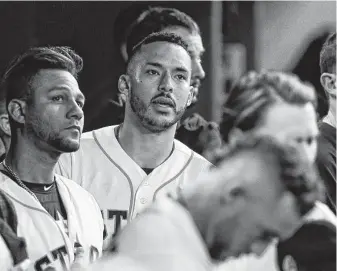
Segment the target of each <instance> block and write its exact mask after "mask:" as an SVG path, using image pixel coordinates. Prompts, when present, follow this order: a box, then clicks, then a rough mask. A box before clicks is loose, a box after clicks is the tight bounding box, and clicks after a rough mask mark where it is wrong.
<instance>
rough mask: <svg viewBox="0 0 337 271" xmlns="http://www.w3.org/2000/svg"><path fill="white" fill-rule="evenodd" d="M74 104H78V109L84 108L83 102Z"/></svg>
mask: <svg viewBox="0 0 337 271" xmlns="http://www.w3.org/2000/svg"><path fill="white" fill-rule="evenodd" d="M76 103H77V104H78V106H79V107H81V108H83V106H84V103H83V102H81V101H77V102H76Z"/></svg>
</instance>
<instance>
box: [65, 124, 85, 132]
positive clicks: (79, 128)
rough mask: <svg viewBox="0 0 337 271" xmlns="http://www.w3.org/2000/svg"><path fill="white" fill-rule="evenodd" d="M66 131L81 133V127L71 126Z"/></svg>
mask: <svg viewBox="0 0 337 271" xmlns="http://www.w3.org/2000/svg"><path fill="white" fill-rule="evenodd" d="M66 130H78V131H79V132H81V127H80V126H78V125H72V126H69V127H67V128H66Z"/></svg>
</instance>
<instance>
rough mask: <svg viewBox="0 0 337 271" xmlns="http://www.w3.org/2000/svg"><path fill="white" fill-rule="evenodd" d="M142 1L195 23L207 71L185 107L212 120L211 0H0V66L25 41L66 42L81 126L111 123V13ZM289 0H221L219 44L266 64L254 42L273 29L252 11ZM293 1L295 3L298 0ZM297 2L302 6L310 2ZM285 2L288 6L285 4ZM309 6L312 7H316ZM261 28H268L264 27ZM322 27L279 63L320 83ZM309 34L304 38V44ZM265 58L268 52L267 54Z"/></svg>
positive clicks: (114, 49) (117, 67) (117, 64)
mask: <svg viewBox="0 0 337 271" xmlns="http://www.w3.org/2000/svg"><path fill="white" fill-rule="evenodd" d="M147 5H152V6H155V5H160V6H169V7H174V8H178V9H180V10H181V11H183V12H186V13H187V14H189V15H190V16H191V17H192V18H193V19H195V21H196V22H197V23H198V24H199V26H200V29H201V32H202V37H203V41H204V46H205V49H206V53H205V54H204V57H203V66H204V69H205V71H206V74H207V75H206V79H205V81H204V82H203V85H202V87H201V91H200V96H199V97H200V99H199V102H198V104H197V106H196V107H194V108H193V109H192V110H190V112H188V113H191V112H198V113H200V114H201V115H202V116H203V117H205V118H206V119H208V120H211V119H212V118H213V116H212V105H213V103H214V101H212V98H211V96H212V95H211V92H212V91H213V92H214V91H218V92H222V91H224V89H217V90H214V89H212V84H211V83H212V82H211V80H212V79H211V78H214V77H211V76H210V75H211V72H212V69H211V67H212V66H211V65H212V59H211V42H212V39H211V34H210V32H211V27H214V25H212V22H211V16H212V12H211V5H212V3H211V2H206V1H205V2H199V1H198V2H191V1H187V2H181V1H180V2H123V1H120V2H118V1H114V2H0V35H1V42H0V71H1V72H3V71H4V69H5V67H6V65H7V64H8V62H9V61H10V59H11V58H12V57H13V56H15V55H16V54H18V53H21V52H23V51H24V50H26V49H27V48H28V47H30V46H36V45H67V46H70V47H72V48H73V49H75V51H77V52H78V53H79V54H80V55H81V56H82V57H83V59H84V69H83V72H82V73H81V75H80V78H79V84H80V88H81V90H82V91H83V93H84V94H85V96H86V98H87V102H86V105H85V107H84V111H85V130H92V129H94V128H99V127H102V126H104V125H109V124H115V119H116V116H114V111H113V110H110V109H109V108H110V105H109V104H110V103H109V100H111V99H115V97H116V96H115V95H116V89H117V80H118V77H119V75H120V74H121V73H123V69H124V65H123V60H122V57H121V55H120V53H119V48H118V46H117V45H116V39H114V34H115V36H116V33H114V23H115V19H116V17H117V15H118V14H119V13H120V12H124V11H125V10H126V9H128V10H129V12H128V13H125V15H123V16H124V17H123V20H124V21H125V24H126V25H127V24H128V23H129V22H131V21H132V20H133V19H134V17H135V16H136V14H137V11H139V10H141V9H142V8H143V7H144V6H147ZM287 5H288V6H287ZM289 5H290V4H282V3H279V4H278V3H277V2H276V4H270V3H268V4H266V5H263V2H262V3H258V4H257V3H255V2H250V1H247V2H244V1H227V2H223V3H222V11H223V12H222V19H221V28H222V31H221V33H219V35H221V39H222V41H223V43H224V44H226V43H239V44H242V45H243V46H244V48H245V50H246V51H245V52H246V53H245V58H244V61H245V63H244V70H243V71H245V70H250V69H255V68H261V66H262V67H263V65H266V66H267V67H266V68H269V67H268V65H267V64H268V63H267V61H266V59H267V58H266V57H265V58H264V60H263V61H261V59H262V58H261V57H258V54H257V53H256V51H257V49H259V51H260V55H261V54H263V50H262V53H261V46H262V49H263V46H264V44H262V45H261V44H260V45H259V47H258V48H256V47H257V46H256V44H259V40H261V37H269V36H272V35H270V34H268V31H266V30H263V31H264V32H263V33H266V34H264V36H261V34H259V31H257V30H260V28H259V29H256V27H257V26H256V25H258V24H256V21H257V20H260V21H261V20H262V23H264V21H263V20H264V19H261V15H258V14H257V13H256V9H257V8H258V9H261V7H262V9H263V11H264V12H267V14H266V15H268V14H269V13H270V12H271V11H273V10H275V9H276V8H277V9H279V10H280V12H277V13H276V14H280V16H281V15H283V16H287V14H288V13H289V14H290V15H291V11H293V10H295V9H294V8H293V6H289ZM294 5H295V7H296V8H298V4H297V3H296V4H294ZM301 5H303V7H306V8H307V7H308V5H309V4H301ZM320 5H322V4H320ZM284 6H286V7H287V8H284ZM303 7H302V6H301V7H300V8H302V9H301V10H300V11H301V13H299V14H301V15H302V14H303V20H304V19H306V20H310V19H312V18H307V17H308V16H307V14H306V13H304V12H303ZM312 9H315V7H313V8H312ZM130 10H131V11H130ZM268 12H269V13H268ZM281 12H283V13H281ZM293 12H294V11H293ZM262 15H263V13H262ZM266 15H265V17H266V19H265V25H266V24H268V16H266ZM290 15H289V16H290ZM295 15H296V14H295ZM296 16H297V15H296ZM317 16H321V17H322V18H324V16H325V14H318V15H317ZM272 19H273V18H272ZM301 23H302V24H303V26H305V25H307V23H306V22H305V21H302V22H301ZM294 27H295V25H294ZM333 27H335V26H333ZM266 29H267V30H268V28H266ZM326 29H327V28H326V27H325V28H324V29H323V30H321V31H320V36H319V37H321V40H319V42H316V45H315V46H314V47H315V48H316V49H315V50H316V51H314V52H313V53H307V56H306V58H305V60H301V61H300V57H298V58H297V59H295V60H293V62H292V63H290V64H289V65H288V66H287V67H284V66H283V67H280V69H288V70H292V69H294V68H295V71H296V73H297V74H300V75H301V76H302V77H308V78H309V80H312V81H314V83H315V84H316V86H317V87H318V88H319V81H317V78H319V75H318V76H316V74H317V72H319V71H317V69H318V66H317V63H318V55H317V50H319V46H320V45H321V42H322V37H324V35H325V34H324V33H325V32H324V31H327V30H326ZM330 29H331V26H330ZM119 31H121V28H119ZM260 32H261V31H260ZM257 33H258V34H257ZM322 33H323V34H322ZM267 34H268V35H269V36H268V35H267ZM266 35H267V36H266ZM117 36H118V35H117ZM316 36H317V35H316ZM283 38H287V37H283ZM312 40H313V39H311V40H310V39H309V40H308V42H307V44H309V43H310V42H311V41H312ZM271 42H272V41H271ZM296 42H297V43H298V44H299V43H300V42H301V40H300V39H299V40H298V41H296V40H295V41H294V46H295V43H296ZM302 47H303V46H302ZM294 48H295V47H294ZM305 48H308V47H304V49H302V51H300V52H299V54H301V55H303V54H304V52H305ZM285 50H287V49H286V48H285ZM219 57H223V56H219ZM268 57H269V56H268ZM269 58H272V54H271V56H270V57H269ZM267 60H268V59H267ZM297 63H299V65H297ZM243 71H242V72H243ZM224 73H226V71H224ZM308 78H304V79H308ZM213 97H214V95H213Z"/></svg>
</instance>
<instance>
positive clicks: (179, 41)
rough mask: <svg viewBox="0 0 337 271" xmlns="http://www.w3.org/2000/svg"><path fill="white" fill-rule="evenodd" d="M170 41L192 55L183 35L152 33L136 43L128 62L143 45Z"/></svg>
mask: <svg viewBox="0 0 337 271" xmlns="http://www.w3.org/2000/svg"><path fill="white" fill-rule="evenodd" d="M161 41H162V42H169V43H173V44H176V45H178V46H181V47H182V48H184V49H185V51H186V52H187V53H188V55H189V56H191V53H190V52H189V50H188V45H187V43H186V42H185V41H184V40H183V38H182V37H180V36H178V35H176V34H173V33H165V32H163V33H152V34H150V35H149V36H147V37H146V38H145V39H143V40H141V41H140V42H139V43H138V44H136V45H135V46H134V47H133V48H132V51H131V54H130V56H129V59H128V64H129V63H130V62H131V60H132V58H133V56H134V55H135V54H136V53H137V52H139V50H140V49H141V48H142V46H143V45H146V44H150V43H154V42H161Z"/></svg>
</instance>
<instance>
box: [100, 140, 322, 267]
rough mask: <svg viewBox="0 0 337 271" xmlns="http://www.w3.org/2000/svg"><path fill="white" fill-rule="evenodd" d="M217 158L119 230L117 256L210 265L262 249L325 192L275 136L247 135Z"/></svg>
mask: <svg viewBox="0 0 337 271" xmlns="http://www.w3.org/2000/svg"><path fill="white" fill-rule="evenodd" d="M214 164H215V166H216V167H213V168H212V169H210V170H209V171H208V172H205V173H204V174H203V175H201V176H200V178H198V179H197V180H195V181H194V182H190V183H188V184H186V185H185V186H184V187H183V189H182V190H181V193H180V194H179V196H178V198H177V200H174V199H173V198H171V197H166V198H161V199H158V200H156V201H155V202H154V203H153V205H152V206H150V207H149V208H148V209H146V210H145V211H144V212H143V213H142V214H140V215H139V216H138V217H137V218H136V219H135V220H133V221H132V222H131V223H130V224H128V225H127V226H126V227H125V228H124V230H123V231H121V233H120V234H119V236H117V255H123V256H127V257H129V258H130V259H132V260H134V261H135V262H139V263H141V264H142V265H143V266H144V267H146V268H147V270H149V271H157V270H161V271H178V270H179V271H181V270H193V271H206V270H211V269H212V268H213V263H214V262H219V261H223V260H226V259H228V258H230V257H239V256H241V255H244V254H251V253H252V254H256V255H260V254H261V253H262V252H263V251H264V250H265V248H266V247H267V246H268V245H269V243H270V242H271V241H272V240H273V238H280V239H286V238H288V237H289V236H291V235H292V234H293V233H294V231H296V230H297V229H298V228H299V227H300V226H301V225H302V221H303V220H302V217H303V216H304V215H306V214H307V213H308V212H309V211H310V210H311V208H312V207H313V206H314V204H315V199H317V198H318V195H319V192H320V186H321V183H320V181H319V178H317V176H318V175H317V172H316V171H315V169H314V167H313V166H312V164H311V163H308V161H307V159H305V158H304V157H303V153H300V152H299V151H297V149H295V148H292V147H288V146H284V145H282V144H279V143H278V142H277V141H275V140H273V139H271V138H270V137H252V136H249V137H247V138H242V139H241V140H238V141H237V143H236V145H235V147H233V148H230V149H225V150H221V151H220V152H219V153H218V154H217V157H216V159H214ZM109 260H110V259H105V263H106V267H107V269H104V270H109V269H108V266H109V264H108V263H109ZM111 261H112V262H111V265H110V268H113V267H114V266H113V265H112V263H113V262H114V260H113V258H112V259H111ZM116 270H121V269H116ZM229 270H231V269H229Z"/></svg>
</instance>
